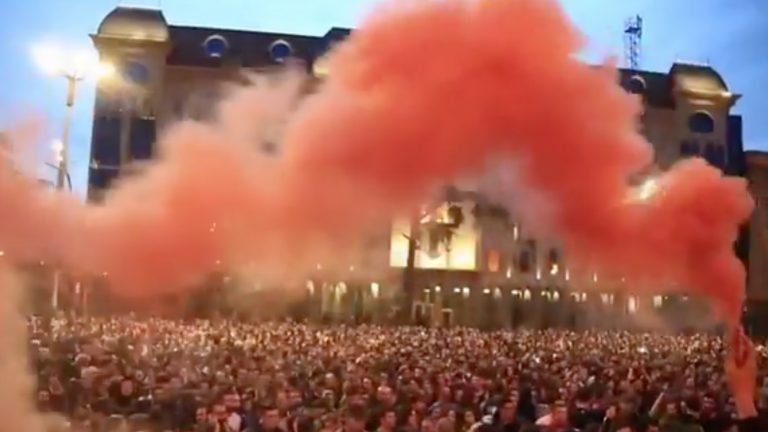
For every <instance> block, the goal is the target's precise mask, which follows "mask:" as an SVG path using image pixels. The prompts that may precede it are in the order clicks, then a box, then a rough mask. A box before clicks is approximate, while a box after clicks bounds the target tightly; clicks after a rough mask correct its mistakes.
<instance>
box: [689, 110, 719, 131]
mask: <svg viewBox="0 0 768 432" xmlns="http://www.w3.org/2000/svg"><path fill="white" fill-rule="evenodd" d="M688 128H689V129H690V130H691V132H695V133H712V132H713V131H714V130H715V120H714V119H713V118H712V116H711V115H709V114H708V113H706V112H704V111H699V112H697V113H694V114H693V115H691V116H690V117H688Z"/></svg>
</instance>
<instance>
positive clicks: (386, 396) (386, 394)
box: [376, 385, 395, 405]
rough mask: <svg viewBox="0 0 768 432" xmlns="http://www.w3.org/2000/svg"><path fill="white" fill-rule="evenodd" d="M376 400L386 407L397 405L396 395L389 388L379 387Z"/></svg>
mask: <svg viewBox="0 0 768 432" xmlns="http://www.w3.org/2000/svg"><path fill="white" fill-rule="evenodd" d="M376 400H377V401H379V402H380V403H382V404H384V405H393V404H394V403H395V393H394V392H393V391H392V389H391V388H390V387H389V386H386V385H382V386H379V388H377V389H376Z"/></svg>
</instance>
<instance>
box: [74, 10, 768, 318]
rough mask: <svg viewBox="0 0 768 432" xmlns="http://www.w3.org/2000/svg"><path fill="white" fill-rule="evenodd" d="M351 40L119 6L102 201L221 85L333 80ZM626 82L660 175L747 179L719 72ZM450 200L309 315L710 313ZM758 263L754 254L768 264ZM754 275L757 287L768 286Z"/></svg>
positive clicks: (97, 145)
mask: <svg viewBox="0 0 768 432" xmlns="http://www.w3.org/2000/svg"><path fill="white" fill-rule="evenodd" d="M348 34H349V30H347V29H341V28H334V29H331V30H329V31H328V32H327V33H326V34H325V35H324V36H322V37H310V36H299V35H287V34H276V33H263V32H248V31H236V30H223V29H208V28H199V27H185V26H174V25H168V23H167V22H166V20H165V18H164V16H163V14H162V12H161V11H159V10H154V9H142V8H130V7H118V8H116V9H115V10H113V11H112V12H110V13H109V14H108V15H107V16H106V17H105V18H104V20H103V21H102V23H101V24H100V25H99V28H98V31H97V32H96V33H95V34H94V35H92V38H93V42H94V44H95V46H96V48H97V49H98V50H99V52H100V54H101V57H102V58H103V59H104V60H106V61H109V62H112V63H113V64H115V65H117V66H118V70H120V71H121V72H122V73H121V74H120V79H119V80H110V81H103V82H101V83H100V84H99V87H98V90H97V96H96V107H95V114H94V125H93V141H92V147H91V159H92V160H91V169H90V176H89V197H90V198H91V199H92V200H98V199H100V196H101V194H102V193H103V191H104V190H105V189H106V188H108V187H109V185H110V183H111V182H112V181H113V180H114V179H115V178H116V177H117V176H119V175H120V174H123V175H124V174H125V173H126V172H127V171H128V170H129V167H130V164H131V162H132V161H134V160H141V159H147V158H151V156H152V153H153V144H154V141H155V137H156V136H158V134H159V133H161V132H162V130H163V128H164V127H165V126H166V125H168V124H170V123H171V122H173V121H176V120H178V119H182V118H201V117H203V116H205V115H206V109H207V108H208V107H210V105H211V101H213V100H214V99H216V98H217V96H218V95H217V89H219V88H220V85H221V84H222V83H225V82H227V81H232V80H238V79H241V76H242V71H243V70H250V71H264V70H268V69H270V68H274V67H280V65H282V64H283V63H284V62H285V61H286V60H288V59H291V60H292V61H298V62H302V63H303V64H304V65H306V67H307V70H308V71H313V72H314V74H315V76H317V77H318V78H322V75H324V74H325V73H328V71H327V70H326V69H325V68H324V66H323V62H322V59H323V55H324V54H325V53H326V51H327V50H328V49H329V47H330V46H331V45H332V44H333V43H335V42H337V41H340V40H342V39H343V38H344V37H346V36H347V35H348ZM116 81H119V82H116ZM620 83H621V85H622V86H623V87H624V88H626V89H627V91H629V92H632V93H635V94H638V95H639V96H640V97H642V99H643V101H644V108H645V109H644V114H643V119H642V127H643V133H644V134H645V135H646V136H647V137H648V139H649V140H650V141H651V142H652V143H653V145H654V147H655V149H656V158H657V159H656V164H657V166H658V167H659V168H661V169H665V168H668V167H669V166H670V165H671V164H673V163H674V162H675V161H676V160H679V159H680V158H686V157H693V156H700V157H703V158H705V159H706V160H707V161H709V162H710V163H711V164H713V165H715V166H717V167H719V168H721V169H722V170H723V171H725V172H726V173H728V174H732V175H743V174H744V170H745V164H744V157H743V155H744V152H743V148H742V142H741V136H742V133H741V118H740V117H739V116H735V115H732V114H731V108H732V107H733V106H734V104H735V103H736V102H737V101H738V99H739V96H738V95H736V94H733V93H731V92H730V91H729V89H728V87H727V85H726V83H725V81H724V80H723V79H722V77H721V76H720V75H719V74H718V73H717V72H716V71H715V70H714V69H713V68H711V67H709V66H706V65H694V64H687V63H676V64H674V65H673V66H672V68H671V69H670V70H669V71H668V72H667V73H657V72H646V71H630V70H622V71H621V75H620ZM750 163H752V161H751V159H750ZM755 163H757V162H755ZM765 163H766V166H768V162H765ZM766 178H768V177H766ZM766 187H768V180H767V181H766ZM449 192H450V193H448V194H447V196H446V197H443V198H444V199H443V198H441V199H440V200H438V202H437V203H436V204H435V205H434V206H433V207H431V208H429V209H426V210H425V211H424V213H423V214H422V215H421V219H420V220H418V221H395V222H394V223H393V226H392V230H391V233H390V234H387V235H385V236H382V238H380V239H378V243H376V245H377V246H376V247H377V248H379V249H383V250H385V251H387V253H373V254H372V255H371V256H372V257H373V258H371V260H372V261H374V262H372V263H368V264H365V265H369V266H371V267H375V268H377V269H379V270H381V269H382V268H385V270H384V271H380V272H379V273H378V274H379V275H380V277H376V280H371V279H372V277H371V276H370V275H371V272H362V271H360V272H358V273H359V274H366V275H367V276H366V277H362V276H361V277H360V278H359V279H356V278H355V277H354V275H353V273H354V271H353V270H354V267H355V265H361V266H362V265H363V264H353V265H351V266H350V277H349V280H345V281H328V280H324V279H325V278H324V277H323V275H322V263H318V273H317V277H316V278H315V279H313V280H310V281H308V282H307V286H306V288H305V290H306V295H307V299H306V300H307V302H306V309H304V312H305V313H306V314H309V315H310V316H314V317H315V318H318V319H319V318H321V317H325V318H326V319H349V318H351V317H356V318H358V319H361V318H365V319H369V320H375V321H384V320H386V319H387V317H389V316H391V315H392V313H393V312H392V308H391V305H393V304H395V305H400V306H401V313H402V309H410V310H405V312H406V315H408V314H410V315H411V316H412V317H413V318H414V319H417V320H419V321H421V322H424V323H429V324H433V325H452V324H468V325H475V326H481V327H497V326H517V325H527V326H534V327H540V326H548V325H563V326H579V327H584V326H596V325H606V326H611V325H613V324H615V322H617V320H620V321H625V318H626V316H627V315H633V314H639V313H640V312H642V311H643V310H644V309H649V310H653V309H658V310H660V311H664V310H668V311H669V312H668V313H669V314H670V315H674V316H676V317H679V316H680V315H683V314H684V313H683V311H691V312H690V313H695V311H697V310H698V309H697V307H695V305H693V304H694V303H695V302H692V301H691V302H689V301H687V299H686V298H684V297H675V296H669V295H665V293H664V292H663V291H664V288H663V287H660V290H659V291H660V292H659V295H658V296H655V297H653V298H637V297H626V296H622V295H620V294H619V292H620V290H618V289H616V288H617V287H615V286H610V284H608V283H607V282H606V281H601V280H600V278H599V275H596V274H592V275H589V276H588V277H587V278H586V280H582V281H576V280H574V276H572V275H571V273H570V271H569V269H568V263H567V261H566V260H565V257H564V255H563V253H562V251H561V250H560V248H559V245H558V244H557V242H554V241H545V240H543V239H538V238H535V237H533V236H531V235H530V234H529V233H528V232H527V231H526V229H525V227H524V226H521V225H520V224H517V223H516V222H515V221H514V220H512V219H511V218H510V217H509V215H508V214H507V212H506V211H505V210H504V209H503V208H499V207H497V206H494V205H493V204H492V203H487V202H485V200H484V198H483V197H481V196H479V195H477V194H476V193H474V192H473V191H472V190H471V188H462V190H458V189H455V188H452V189H450V191H449ZM766 196H768V194H766ZM756 217H758V216H756ZM457 218H458V219H460V220H457ZM762 220H764V218H763V219H762ZM753 224H754V223H753ZM762 226H763V228H765V224H763V225H762ZM741 246H743V243H741ZM740 251H741V253H742V254H743V255H746V254H745V253H744V252H745V250H744V249H743V247H742V248H741V249H740ZM379 252H380V251H379ZM765 252H766V253H768V251H765ZM756 254H758V252H756V251H754V250H753V251H752V252H751V256H750V258H751V259H756V260H760V259H763V258H758V255H756ZM759 254H760V255H759V257H763V252H759ZM745 257H746V256H745ZM409 264H412V265H409ZM411 268H412V269H413V270H412V271H410V270H409V269H411ZM754 272H757V270H755V271H754ZM754 272H753V271H750V283H752V282H754V283H755V284H762V286H765V284H764V283H763V282H760V281H762V280H763V279H760V277H762V276H753V273H754ZM404 275H406V276H407V277H408V278H409V280H408V283H406V284H405V285H408V286H409V287H410V292H407V293H403V289H402V287H403V286H404V281H403V279H404ZM587 285H589V286H588V287H587ZM753 292H757V291H756V289H752V285H750V293H753ZM403 296H405V297H407V299H408V301H407V302H403V301H402V300H401V297H403ZM683 303H685V304H683ZM404 304H407V306H405V307H402V305H404ZM663 314H664V313H662V315H663Z"/></svg>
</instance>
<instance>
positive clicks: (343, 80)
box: [0, 0, 752, 320]
mask: <svg viewBox="0 0 768 432" xmlns="http://www.w3.org/2000/svg"><path fill="white" fill-rule="evenodd" d="M581 47H582V40H581V37H580V35H579V34H578V33H577V31H576V30H575V29H574V28H573V27H572V26H571V25H570V23H569V22H568V20H567V18H566V16H565V15H564V13H563V11H562V10H561V9H560V8H559V7H558V5H557V4H556V3H555V2H554V1H550V0H507V1H498V0H450V1H437V0H428V1H402V2H395V3H390V4H386V5H384V6H383V7H381V8H380V9H378V10H377V11H376V12H375V13H373V14H372V15H371V16H370V17H369V18H368V19H367V20H366V21H365V22H364V23H363V25H362V26H361V28H360V29H359V30H358V31H356V32H355V33H354V34H353V35H352V36H351V37H350V38H349V40H348V41H346V42H345V43H343V44H341V45H340V46H339V47H338V48H337V49H336V50H335V51H334V52H333V54H332V56H331V58H330V60H329V67H330V70H331V74H330V76H329V77H328V78H327V80H326V81H325V82H324V83H323V85H322V86H321V87H320V88H319V90H318V91H316V92H315V93H314V94H312V95H310V96H308V97H306V98H304V99H303V100H301V102H298V96H299V93H300V92H301V81H302V80H301V78H297V77H296V76H295V75H292V76H289V77H287V78H284V79H283V80H282V82H281V83H280V84H279V85H276V86H271V85H257V86H255V87H248V88H245V89H240V90H237V91H236V92H234V94H233V95H232V96H231V97H230V98H228V99H227V100H225V101H224V102H223V104H222V106H221V107H220V109H219V115H218V118H217V120H216V121H214V122H212V123H196V122H183V123H180V124H178V125H175V126H172V127H171V128H170V130H169V131H167V132H166V133H165V134H164V136H163V137H162V139H161V142H160V143H159V146H160V147H159V148H160V149H161V154H160V157H159V159H158V161H157V162H156V163H154V164H153V165H151V166H149V167H148V168H147V169H146V170H145V172H144V173H143V175H141V176H137V177H136V178H130V179H127V180H125V181H124V182H122V184H120V185H119V186H118V187H117V188H116V189H115V190H114V191H113V192H112V193H111V194H110V195H109V197H108V198H107V200H106V202H105V203H104V204H103V205H102V206H98V207H86V208H83V207H79V206H77V205H73V204H71V203H65V202H64V199H63V198H58V197H56V198H53V197H48V196H44V195H43V193H42V192H38V191H35V190H34V189H33V188H32V187H30V185H29V184H22V183H23V182H22V181H20V180H16V179H14V178H12V177H9V176H7V175H6V176H3V177H2V178H1V179H0V197H2V200H3V202H4V203H12V205H10V206H3V208H2V209H0V242H2V244H4V245H7V246H6V247H7V249H8V250H9V252H10V253H12V254H19V255H20V256H29V255H30V254H43V255H46V256H50V257H51V258H52V259H55V260H57V261H60V262H63V263H65V264H66V265H68V266H70V267H73V268H77V269H82V270H84V271H88V272H93V273H101V272H107V273H108V274H109V275H110V278H111V281H112V285H113V286H114V287H115V288H116V289H117V290H119V291H120V292H123V293H125V294H128V295H140V294H152V293H155V292H157V291H158V290H162V289H175V287H178V286H182V285H183V284H185V283H189V282H194V281H197V280H200V278H201V277H203V276H204V275H206V274H209V273H210V272H212V271H214V270H216V269H217V265H218V264H219V263H221V262H222V261H225V262H226V263H228V264H230V265H241V264H244V263H248V262H251V261H253V262H256V263H258V264H260V265H261V267H262V268H263V269H265V271H266V272H271V273H272V274H276V273H280V271H282V272H284V273H285V272H290V273H293V274H298V273H300V272H301V271H302V270H308V269H310V268H312V267H313V266H314V262H316V261H315V257H317V256H318V254H322V255H325V256H328V255H331V256H333V252H334V251H335V250H337V249H339V248H341V247H342V246H349V245H354V244H355V243H356V242H357V241H358V239H359V238H360V236H361V235H363V234H365V233H368V232H369V231H370V230H371V229H373V227H377V226H381V225H382V224H386V222H387V221H388V220H389V219H390V218H391V217H392V216H394V215H396V214H398V213H401V212H403V211H407V210H408V209H412V208H415V207H416V206H418V205H419V204H421V203H422V202H424V201H425V200H426V199H427V198H428V197H429V196H430V194H431V193H433V192H434V190H435V188H436V187H439V186H440V185H441V184H444V183H445V182H448V181H452V180H454V179H456V178H458V177H462V176H467V175H470V176H471V175H478V174H479V171H481V170H482V169H483V167H484V166H485V165H486V164H487V162H488V161H489V160H490V159H495V158H512V159H515V160H518V161H521V163H520V164H519V165H518V168H517V169H518V170H519V171H518V172H516V173H515V178H516V179H517V180H516V184H517V185H520V184H522V185H524V186H525V187H526V188H529V191H528V192H530V191H534V192H536V193H540V194H542V196H544V197H545V198H546V199H545V201H546V205H542V207H546V216H547V218H546V219H547V222H548V229H550V230H551V231H552V232H553V233H556V234H557V235H558V236H559V237H560V238H561V239H562V240H563V242H564V244H565V246H566V251H567V252H568V254H569V256H574V257H578V256H583V257H589V259H590V260H593V261H594V262H595V263H597V265H599V266H600V267H601V268H611V269H612V270H613V271H615V272H616V273H617V274H622V275H624V276H626V277H627V278H628V279H632V278H647V277H649V276H650V277H652V278H655V279H657V280H659V281H666V280H673V281H677V282H679V283H680V284H681V286H684V287H685V288H686V289H689V290H695V291H696V292H698V293H700V294H703V295H706V296H708V297H709V298H712V299H715V300H717V302H718V304H719V306H720V308H721V311H722V312H723V313H724V314H725V317H727V318H728V319H729V320H734V319H736V317H738V315H739V312H740V305H741V303H742V297H743V284H744V269H743V267H742V266H741V264H740V262H739V261H738V260H737V258H736V257H735V256H734V254H733V252H732V244H733V241H734V240H735V238H736V235H737V230H738V227H739V225H740V224H741V223H742V222H743V221H744V220H745V219H746V218H747V217H748V215H749V213H750V211H751V209H752V202H751V199H750V197H749V194H748V193H747V190H746V187H745V183H744V181H742V180H740V179H734V178H724V177H723V176H722V174H721V173H720V172H719V171H718V170H716V169H715V168H713V167H710V166H708V165H707V164H706V163H705V162H703V161H701V160H687V161H683V162H680V163H679V164H677V165H676V166H674V167H673V169H672V170H671V171H670V172H668V173H666V174H663V175H661V176H659V177H658V178H657V182H658V184H659V191H658V192H657V193H656V194H654V195H653V196H650V197H647V199H644V200H635V201H628V200H627V197H629V196H631V195H632V193H633V189H632V187H631V185H629V183H628V180H629V179H630V178H631V177H632V176H633V175H635V174H637V173H639V172H641V171H643V170H644V169H646V168H648V167H649V166H650V165H651V163H652V159H653V155H652V148H651V146H650V145H649V144H648V143H647V142H646V141H645V140H644V139H643V138H642V136H640V135H639V134H638V132H637V122H638V112H639V107H640V104H639V101H638V100H637V99H636V98H635V97H634V96H631V95H628V94H626V93H625V92H624V91H623V90H622V89H621V88H620V87H619V86H618V85H617V84H616V71H615V69H614V68H613V67H612V66H611V65H604V66H602V67H599V68H595V67H591V66H589V65H586V64H584V63H583V62H581V61H580V60H578V59H577V58H576V54H577V53H578V52H579V50H580V48H581ZM275 122H278V123H284V124H285V128H284V130H283V134H282V140H281V142H282V149H281V155H280V156H279V157H278V158H274V159H273V158H270V157H267V156H264V155H261V154H259V153H258V152H257V151H256V150H254V148H256V147H258V146H257V145H256V144H257V143H258V142H259V141H263V140H264V139H265V137H266V136H267V135H269V133H268V129H269V127H271V125H274V124H275ZM500 178H501V179H503V178H504V177H503V176H500ZM502 189H503V188H502ZM702 197H707V199H702ZM509 199H514V198H509ZM518 205H519V204H518ZM522 206H524V207H525V206H526V205H525V203H524V204H522ZM531 207H532V208H525V209H524V211H522V212H521V213H522V214H523V215H525V217H527V218H528V220H529V221H530V222H533V220H532V219H534V218H535V217H536V215H537V214H538V213H540V212H539V211H538V210H539V209H538V208H537V205H536V204H535V203H532V204H531ZM542 211H543V210H542ZM524 222H525V221H524ZM40 227H42V228H40ZM36 229H40V231H39V232H37V231H36ZM277 270H280V271H277Z"/></svg>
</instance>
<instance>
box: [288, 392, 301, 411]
mask: <svg viewBox="0 0 768 432" xmlns="http://www.w3.org/2000/svg"><path fill="white" fill-rule="evenodd" d="M301 402H302V397H301V392H300V391H298V390H296V389H295V388H292V389H290V390H288V404H289V405H290V406H291V407H292V408H296V407H299V406H301Z"/></svg>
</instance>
